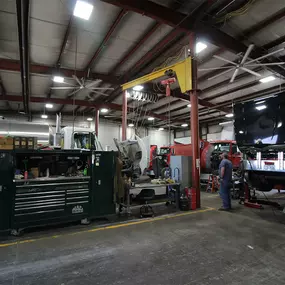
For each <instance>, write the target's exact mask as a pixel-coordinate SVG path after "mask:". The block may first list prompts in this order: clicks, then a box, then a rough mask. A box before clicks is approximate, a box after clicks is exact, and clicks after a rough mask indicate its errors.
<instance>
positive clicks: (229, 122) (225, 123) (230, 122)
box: [219, 121, 233, 126]
mask: <svg viewBox="0 0 285 285" xmlns="http://www.w3.org/2000/svg"><path fill="white" fill-rule="evenodd" d="M232 123H233V121H227V122H222V123H219V125H220V126H223V125H229V124H232Z"/></svg>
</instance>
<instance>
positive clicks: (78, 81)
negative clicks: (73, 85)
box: [72, 75, 84, 87]
mask: <svg viewBox="0 0 285 285" xmlns="http://www.w3.org/2000/svg"><path fill="white" fill-rule="evenodd" d="M72 77H73V79H74V80H76V82H77V83H78V84H79V86H80V87H84V86H83V85H82V83H81V81H80V80H79V79H78V77H77V76H75V75H72Z"/></svg>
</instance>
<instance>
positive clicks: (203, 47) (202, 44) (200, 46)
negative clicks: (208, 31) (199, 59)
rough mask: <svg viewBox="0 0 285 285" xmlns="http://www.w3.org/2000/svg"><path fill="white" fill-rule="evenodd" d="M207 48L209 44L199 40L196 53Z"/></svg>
mask: <svg viewBox="0 0 285 285" xmlns="http://www.w3.org/2000/svg"><path fill="white" fill-rule="evenodd" d="M205 48H207V45H206V44H204V43H202V42H198V43H197V44H196V53H199V52H201V51H202V50H204V49H205Z"/></svg>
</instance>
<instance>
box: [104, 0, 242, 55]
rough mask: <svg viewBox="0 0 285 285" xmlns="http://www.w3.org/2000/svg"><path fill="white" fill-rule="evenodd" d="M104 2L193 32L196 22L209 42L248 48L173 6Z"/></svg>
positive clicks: (127, 0)
mask: <svg viewBox="0 0 285 285" xmlns="http://www.w3.org/2000/svg"><path fill="white" fill-rule="evenodd" d="M101 1H103V2H106V3H109V4H112V5H115V6H118V7H121V8H124V9H128V10H130V11H133V12H136V13H139V14H142V15H145V16H148V17H150V18H153V19H155V20H156V21H158V22H161V23H163V24H167V25H170V26H172V27H178V28H179V29H181V30H183V31H184V32H192V30H193V28H194V24H195V32H196V33H197V34H198V36H199V37H201V36H202V37H205V38H207V40H208V41H209V42H212V43H213V44H215V45H217V46H220V47H223V48H225V49H227V50H230V51H233V52H241V51H245V50H246V48H247V47H246V45H244V44H243V43H241V42H239V41H237V40H236V39H235V38H233V37H231V36H229V35H227V34H225V33H224V32H222V31H220V30H218V29H217V28H215V27H213V26H212V25H209V24H207V23H204V22H201V21H200V22H197V23H196V22H195V15H193V16H191V17H189V15H185V14H182V13H180V12H177V11H174V10H173V9H171V8H167V7H164V6H161V5H158V4H156V3H154V2H151V1H133V0H101Z"/></svg>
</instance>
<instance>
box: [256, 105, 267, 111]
mask: <svg viewBox="0 0 285 285" xmlns="http://www.w3.org/2000/svg"><path fill="white" fill-rule="evenodd" d="M266 108H267V107H266V105H258V106H256V107H255V109H257V110H258V111H261V110H264V109H266Z"/></svg>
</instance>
